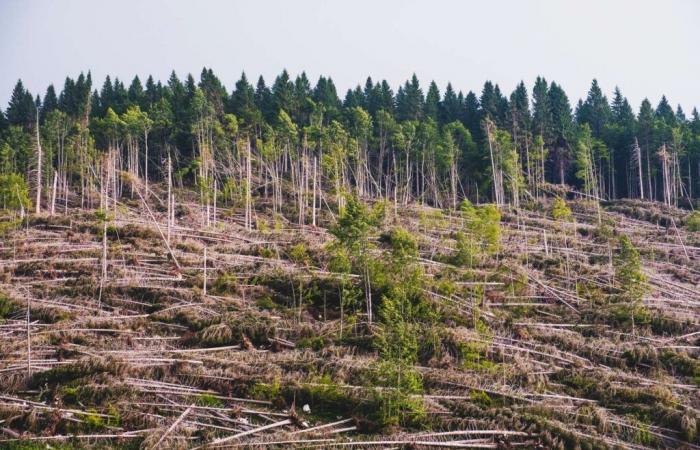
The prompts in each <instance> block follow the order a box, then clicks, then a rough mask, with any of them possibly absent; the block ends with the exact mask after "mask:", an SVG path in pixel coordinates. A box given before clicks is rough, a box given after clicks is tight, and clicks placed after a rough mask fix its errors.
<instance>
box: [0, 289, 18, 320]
mask: <svg viewBox="0 0 700 450" xmlns="http://www.w3.org/2000/svg"><path fill="white" fill-rule="evenodd" d="M15 308H16V305H15V302H14V301H13V300H12V299H11V298H10V297H9V296H8V295H7V294H5V293H4V292H2V291H0V319H5V318H7V317H8V316H9V315H10V314H11V313H12V312H13V311H15Z"/></svg>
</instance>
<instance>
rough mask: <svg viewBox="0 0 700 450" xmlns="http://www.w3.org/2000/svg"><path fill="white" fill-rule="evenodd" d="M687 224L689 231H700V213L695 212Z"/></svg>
mask: <svg viewBox="0 0 700 450" xmlns="http://www.w3.org/2000/svg"><path fill="white" fill-rule="evenodd" d="M685 223H686V226H687V227H688V231H700V211H693V212H692V213H691V214H690V215H689V216H688V219H687V220H686V222H685Z"/></svg>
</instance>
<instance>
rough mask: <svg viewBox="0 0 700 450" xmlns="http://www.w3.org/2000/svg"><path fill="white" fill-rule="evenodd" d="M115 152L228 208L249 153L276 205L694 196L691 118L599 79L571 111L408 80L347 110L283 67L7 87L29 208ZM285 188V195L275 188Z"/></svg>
mask: <svg viewBox="0 0 700 450" xmlns="http://www.w3.org/2000/svg"><path fill="white" fill-rule="evenodd" d="M39 149H41V152H39ZM110 152H114V157H115V158H116V161H115V164H116V170H122V169H124V170H128V171H129V172H130V173H131V174H133V175H134V176H137V177H139V178H140V179H143V180H144V181H145V182H147V181H162V180H164V179H165V178H166V175H167V174H166V172H167V169H166V167H167V162H166V161H167V160H168V159H169V158H170V160H171V161H172V165H171V167H172V171H173V177H174V180H175V182H176V183H178V185H183V184H187V185H194V184H197V185H198V186H199V187H200V189H202V191H203V192H204V191H206V192H208V193H212V192H214V191H215V190H218V191H221V195H223V196H228V197H231V196H232V195H234V193H235V191H236V189H240V188H241V179H242V173H243V172H244V170H243V169H242V168H243V166H244V165H245V164H246V163H245V161H246V158H248V156H249V157H250V159H251V164H252V165H253V166H255V167H254V170H256V171H259V174H258V175H259V176H260V177H261V179H260V180H259V181H260V183H259V186H252V185H251V186H250V188H251V189H256V190H258V189H261V190H262V191H263V193H264V195H265V196H266V197H268V198H273V199H274V204H275V205H276V206H277V207H279V206H280V205H281V203H282V202H283V201H284V200H286V199H287V198H289V197H290V196H292V197H293V196H299V195H302V194H304V192H305V190H307V189H308V185H309V179H310V178H312V177H315V178H313V180H312V181H315V182H316V186H317V188H318V189H321V188H324V187H326V186H328V187H331V188H333V189H335V191H336V193H340V192H351V191H353V190H356V191H357V193H358V195H360V196H361V197H365V198H384V199H388V200H392V201H393V202H395V203H397V204H406V203H407V202H410V201H418V202H420V203H421V204H427V205H432V206H437V207H451V208H452V209H455V208H456V206H457V204H458V203H459V202H460V201H461V200H462V199H465V198H466V199H469V200H470V201H472V202H485V201H491V202H495V203H496V204H497V205H502V204H514V205H517V204H518V202H519V201H520V200H522V199H532V198H538V197H539V196H540V195H542V194H543V192H542V190H543V189H545V187H544V184H545V183H556V184H561V185H568V186H571V187H572V188H573V189H576V190H577V191H578V192H580V193H582V194H584V195H586V196H589V197H592V198H598V199H618V198H637V199H651V200H658V201H662V202H664V203H666V204H667V205H679V204H682V205H685V206H688V205H689V203H690V201H691V199H693V198H694V196H696V195H697V193H698V192H700V116H699V115H698V112H697V109H693V111H692V113H691V114H690V116H689V117H687V116H686V114H685V112H684V111H683V110H682V109H681V108H680V106H678V107H677V108H675V111H674V107H673V106H672V105H671V104H670V103H669V101H668V100H667V99H666V97H662V98H661V100H660V101H659V103H658V104H657V105H656V106H654V105H652V104H651V103H650V102H649V101H648V100H646V99H645V100H644V101H643V102H642V104H641V106H640V108H639V111H634V110H633V109H632V107H631V105H630V104H629V102H628V101H627V99H626V98H625V97H624V96H623V95H622V93H621V91H620V90H619V89H617V88H615V92H614V95H613V98H612V101H609V100H608V98H607V97H606V96H605V95H604V94H603V91H602V90H601V87H600V86H599V85H598V83H597V82H596V80H593V83H592V84H591V87H590V90H589V92H588V94H587V96H586V98H585V100H579V101H578V102H575V101H573V102H572V101H571V100H570V99H569V97H568V96H567V94H566V92H565V91H564V89H563V88H562V87H561V86H560V85H558V84H557V83H556V82H548V81H547V80H545V79H544V78H541V77H540V78H538V79H537V80H536V82H535V85H534V86H533V87H532V90H531V95H530V92H529V90H528V87H526V86H525V84H524V83H520V84H519V85H518V86H517V87H516V89H515V90H514V91H513V92H512V93H511V94H510V95H509V96H508V95H507V94H505V93H502V92H501V90H500V88H499V86H498V85H497V84H493V83H492V82H490V81H488V82H486V83H485V84H484V86H483V88H482V89H481V91H480V93H478V94H476V93H474V92H472V91H469V92H468V93H466V94H464V93H463V92H462V91H459V92H458V91H456V90H455V88H453V86H452V85H451V84H448V85H447V87H446V88H445V91H444V92H442V93H441V92H440V90H439V89H438V87H437V85H436V84H435V83H434V82H432V83H430V84H429V85H428V86H427V88H426V87H424V86H421V84H420V82H419V81H418V78H417V77H416V76H415V75H414V76H413V77H412V78H411V79H410V80H409V81H406V83H405V84H404V85H403V86H399V87H398V89H396V90H394V88H393V87H391V86H390V85H389V84H388V83H387V82H386V81H381V82H374V81H373V80H372V79H371V78H368V79H367V80H366V82H365V83H364V86H361V85H358V86H357V87H356V88H355V89H352V90H348V91H347V93H346V94H345V96H344V98H343V99H342V100H341V98H340V96H339V94H338V92H337V90H336V87H335V85H334V83H333V80H332V79H331V78H330V77H328V78H326V77H324V76H322V77H320V78H319V79H318V81H317V82H316V84H315V86H312V84H311V82H310V81H309V79H308V78H307V76H306V75H305V74H304V73H302V74H301V75H299V76H297V77H296V78H295V79H292V78H291V77H290V75H289V74H288V73H287V72H286V71H284V72H283V73H282V74H280V75H279V76H278V77H277V78H275V80H274V82H273V83H272V85H271V86H268V85H267V84H266V82H265V80H264V79H263V78H262V77H260V78H259V79H258V81H257V82H256V83H255V84H254V85H253V84H252V83H251V82H250V81H249V80H248V79H247V77H246V75H245V74H243V75H242V76H241V78H240V80H238V81H237V82H236V83H235V86H234V88H233V90H232V91H230V92H229V90H228V89H227V88H226V87H225V86H224V85H223V83H222V82H221V80H220V79H219V78H218V77H217V76H216V75H215V74H214V73H213V71H212V70H211V69H206V68H205V69H203V70H202V73H201V75H200V79H199V81H198V82H197V81H196V80H195V79H194V78H193V77H192V76H191V75H190V76H188V77H187V78H186V79H185V80H184V81H183V80H180V79H179V78H178V76H177V75H176V74H175V73H172V75H171V76H170V78H169V79H168V80H167V82H166V83H165V84H163V83H161V82H160V81H159V82H156V81H155V80H154V79H153V78H152V77H150V76H149V77H148V78H147V80H146V82H145V85H144V84H143V83H142V82H141V81H140V79H139V78H138V76H137V77H135V78H134V79H133V80H132V81H131V82H130V83H129V85H128V87H127V86H126V84H124V82H122V81H121V80H119V79H115V80H114V81H112V80H111V78H109V77H107V79H106V80H105V81H104V83H102V86H101V87H100V88H99V89H97V87H96V86H93V81H92V79H91V75H90V74H89V73H88V74H87V76H85V75H83V74H80V75H79V76H78V77H77V78H75V79H72V78H66V80H65V83H64V86H63V88H62V89H61V90H60V92H59V91H57V90H56V89H55V88H54V86H49V87H48V89H47V90H46V93H45V94H43V97H42V96H41V95H38V94H37V95H36V96H35V95H34V94H33V93H30V92H28V91H27V90H26V89H25V88H24V87H23V85H22V82H21V81H18V82H17V85H16V86H15V88H14V90H13V92H12V97H11V99H10V102H9V105H8V106H7V109H6V111H5V113H4V114H2V115H0V174H2V176H4V177H7V176H11V175H12V174H16V175H19V176H20V177H22V178H23V179H24V181H25V183H27V184H28V185H29V187H30V188H31V189H32V191H36V186H37V183H38V184H39V185H41V194H40V195H39V196H35V197H36V198H34V199H33V200H37V201H35V203H36V205H35V207H36V208H38V209H41V207H42V204H43V206H44V207H48V206H55V205H49V204H50V203H51V202H52V201H53V198H54V197H55V200H56V202H59V203H60V201H61V200H63V201H64V203H65V200H66V199H67V197H69V196H71V195H79V196H80V198H81V201H82V202H86V201H89V200H90V195H89V193H90V192H92V191H94V190H95V189H97V185H98V184H99V178H100V167H101V165H103V164H104V161H103V159H104V155H106V154H109V153H110ZM314 168H315V169H314ZM314 170H315V172H314ZM54 178H56V180H54ZM283 179H284V180H289V181H290V182H291V183H292V185H293V186H295V187H296V188H295V189H293V190H291V191H290V190H289V189H285V190H284V192H282V190H280V183H281V182H282V180H283ZM16 180H17V181H19V179H16ZM312 184H313V183H312ZM54 185H55V186H56V188H55V189H54ZM117 189H120V186H117ZM53 190H56V191H57V192H56V193H55V195H53ZM2 195H3V196H4V198H6V197H8V193H7V192H4V191H3V193H2ZM13 195H14V194H13ZM5 201H9V200H5ZM307 203H308V202H307ZM304 206H306V205H302V204H301V203H300V217H301V216H302V215H303V214H302V211H303V209H304V208H303V207H304ZM300 220H301V219H300Z"/></svg>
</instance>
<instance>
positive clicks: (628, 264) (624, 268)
mask: <svg viewBox="0 0 700 450" xmlns="http://www.w3.org/2000/svg"><path fill="white" fill-rule="evenodd" d="M619 244H620V250H619V253H618V255H617V256H616V257H615V258H614V260H613V265H614V267H615V279H616V280H617V282H618V283H619V285H620V289H621V291H622V294H621V295H620V299H621V300H625V301H630V302H633V303H638V302H640V301H641V299H642V296H643V295H644V293H645V292H646V290H647V287H646V281H647V279H646V276H645V275H644V274H643V273H642V265H641V259H640V257H639V252H638V251H637V249H636V248H635V247H634V245H633V244H632V241H631V240H630V238H629V237H627V236H625V235H621V236H620V239H619Z"/></svg>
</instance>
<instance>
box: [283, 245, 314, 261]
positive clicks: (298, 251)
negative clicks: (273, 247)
mask: <svg viewBox="0 0 700 450" xmlns="http://www.w3.org/2000/svg"><path fill="white" fill-rule="evenodd" d="M287 254H288V255H289V260H290V261H293V262H295V263H297V264H302V265H308V264H309V263H310V262H311V257H310V256H309V252H308V251H307V250H306V246H305V245H304V243H303V242H300V243H298V244H295V245H294V246H292V248H290V249H289V251H288V252H287Z"/></svg>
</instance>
